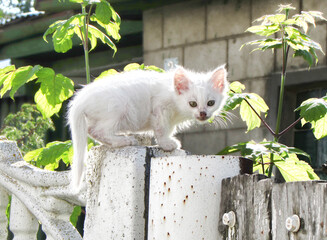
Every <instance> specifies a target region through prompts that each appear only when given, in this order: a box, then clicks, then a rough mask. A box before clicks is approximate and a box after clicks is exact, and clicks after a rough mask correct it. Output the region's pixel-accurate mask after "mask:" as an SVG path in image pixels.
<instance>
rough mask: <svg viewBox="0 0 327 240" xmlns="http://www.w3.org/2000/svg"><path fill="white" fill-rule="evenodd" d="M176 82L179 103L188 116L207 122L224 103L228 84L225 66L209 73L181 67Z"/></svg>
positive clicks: (176, 74) (177, 72)
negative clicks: (195, 71) (189, 70)
mask: <svg viewBox="0 0 327 240" xmlns="http://www.w3.org/2000/svg"><path fill="white" fill-rule="evenodd" d="M174 83H175V90H176V93H177V105H178V107H179V109H180V111H181V112H182V113H183V114H184V115H186V117H188V118H193V119H196V120H198V121H199V122H201V123H205V122H206V120H208V119H209V118H211V117H212V115H213V114H214V113H215V112H216V111H218V110H220V109H221V107H222V105H223V103H224V100H225V95H226V93H225V89H226V85H227V81H226V70H225V68H224V67H219V68H217V69H216V70H215V71H213V72H211V73H207V74H200V73H191V72H188V71H186V70H185V69H182V68H180V69H178V70H177V71H176V73H175V77H174Z"/></svg>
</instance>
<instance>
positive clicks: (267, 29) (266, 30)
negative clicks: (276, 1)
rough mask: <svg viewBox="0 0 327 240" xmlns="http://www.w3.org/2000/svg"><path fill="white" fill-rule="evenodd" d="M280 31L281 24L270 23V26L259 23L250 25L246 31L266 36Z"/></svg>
mask: <svg viewBox="0 0 327 240" xmlns="http://www.w3.org/2000/svg"><path fill="white" fill-rule="evenodd" d="M278 31H280V27H279V25H270V26H266V25H257V26H252V27H249V28H248V29H247V30H246V32H251V33H255V34H257V35H259V36H266V37H268V36H270V35H272V34H274V33H276V32H278Z"/></svg>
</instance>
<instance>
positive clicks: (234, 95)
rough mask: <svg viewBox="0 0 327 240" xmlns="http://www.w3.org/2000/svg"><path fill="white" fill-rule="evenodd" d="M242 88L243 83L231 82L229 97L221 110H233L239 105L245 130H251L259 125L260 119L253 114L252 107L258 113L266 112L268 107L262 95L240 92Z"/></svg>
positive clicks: (243, 87)
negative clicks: (245, 125)
mask: <svg viewBox="0 0 327 240" xmlns="http://www.w3.org/2000/svg"><path fill="white" fill-rule="evenodd" d="M244 89H245V86H244V85H243V84H241V83H239V82H232V83H231V85H230V92H229V98H228V99H227V102H226V104H225V106H224V109H223V110H224V111H229V110H234V109H236V108H237V107H239V106H240V115H241V118H242V120H243V121H245V122H246V124H247V127H248V129H247V131H251V130H253V129H254V128H257V127H260V125H261V119H260V118H259V117H258V116H257V115H256V114H254V112H253V109H254V110H255V112H256V113H258V114H259V115H260V114H261V113H264V114H266V113H267V111H268V109H269V108H268V106H267V104H266V102H265V101H264V99H263V98H262V97H260V96H259V95H258V94H256V93H242V90H244ZM252 108H253V109H252Z"/></svg>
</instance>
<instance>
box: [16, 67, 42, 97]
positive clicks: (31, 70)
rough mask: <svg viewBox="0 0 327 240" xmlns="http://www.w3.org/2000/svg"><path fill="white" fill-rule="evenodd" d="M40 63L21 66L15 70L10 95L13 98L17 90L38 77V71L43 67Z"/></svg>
mask: <svg viewBox="0 0 327 240" xmlns="http://www.w3.org/2000/svg"><path fill="white" fill-rule="evenodd" d="M41 68H42V67H41V66H40V65H36V66H34V67H32V66H27V67H21V68H19V69H17V70H16V71H15V76H14V77H13V78H12V84H11V87H12V88H11V91H10V97H11V98H12V99H13V98H14V94H15V93H16V91H17V90H18V89H19V88H20V87H21V86H23V85H24V84H25V83H27V82H29V81H31V80H34V79H36V75H35V74H36V73H37V72H38V71H39V70H40V69H41Z"/></svg>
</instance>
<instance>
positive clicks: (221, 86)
mask: <svg viewBox="0 0 327 240" xmlns="http://www.w3.org/2000/svg"><path fill="white" fill-rule="evenodd" d="M210 81H211V83H212V86H213V88H214V89H215V90H217V91H219V92H220V93H222V92H224V90H225V88H226V87H227V71H226V68H225V65H223V66H220V67H218V68H217V69H216V70H214V71H213V73H212V75H211V78H210Z"/></svg>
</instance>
